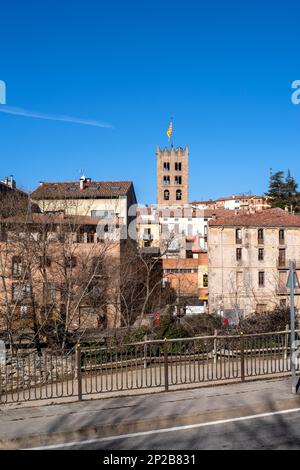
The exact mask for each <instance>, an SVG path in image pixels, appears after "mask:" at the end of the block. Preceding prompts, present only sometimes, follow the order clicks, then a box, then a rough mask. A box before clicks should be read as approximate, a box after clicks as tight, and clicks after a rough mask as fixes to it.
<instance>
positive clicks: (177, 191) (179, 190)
mask: <svg viewBox="0 0 300 470" xmlns="http://www.w3.org/2000/svg"><path fill="white" fill-rule="evenodd" d="M181 197H182V192H181V189H177V190H176V201H181Z"/></svg>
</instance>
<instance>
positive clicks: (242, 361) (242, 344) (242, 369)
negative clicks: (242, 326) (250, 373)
mask: <svg viewBox="0 0 300 470" xmlns="http://www.w3.org/2000/svg"><path fill="white" fill-rule="evenodd" d="M240 349H241V381H242V382H244V381H245V351H244V335H243V333H241V335H240Z"/></svg>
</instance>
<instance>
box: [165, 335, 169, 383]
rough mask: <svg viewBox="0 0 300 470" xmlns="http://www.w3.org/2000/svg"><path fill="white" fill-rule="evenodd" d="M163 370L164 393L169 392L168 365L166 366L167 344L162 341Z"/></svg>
mask: <svg viewBox="0 0 300 470" xmlns="http://www.w3.org/2000/svg"><path fill="white" fill-rule="evenodd" d="M164 370H165V392H168V391H169V364H168V343H167V339H166V338H165V341H164Z"/></svg>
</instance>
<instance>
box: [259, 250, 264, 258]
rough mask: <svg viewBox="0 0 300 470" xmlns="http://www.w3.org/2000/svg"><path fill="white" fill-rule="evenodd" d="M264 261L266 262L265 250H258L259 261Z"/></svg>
mask: <svg viewBox="0 0 300 470" xmlns="http://www.w3.org/2000/svg"><path fill="white" fill-rule="evenodd" d="M263 260H264V249H263V248H258V261H263Z"/></svg>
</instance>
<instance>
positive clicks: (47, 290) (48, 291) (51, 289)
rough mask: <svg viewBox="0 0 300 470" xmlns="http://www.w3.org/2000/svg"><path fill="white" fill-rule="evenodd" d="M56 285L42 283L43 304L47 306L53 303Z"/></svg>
mask: <svg viewBox="0 0 300 470" xmlns="http://www.w3.org/2000/svg"><path fill="white" fill-rule="evenodd" d="M55 294H56V284H55V283H54V282H48V283H44V285H43V297H44V303H45V304H49V303H52V302H54V301H55Z"/></svg>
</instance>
